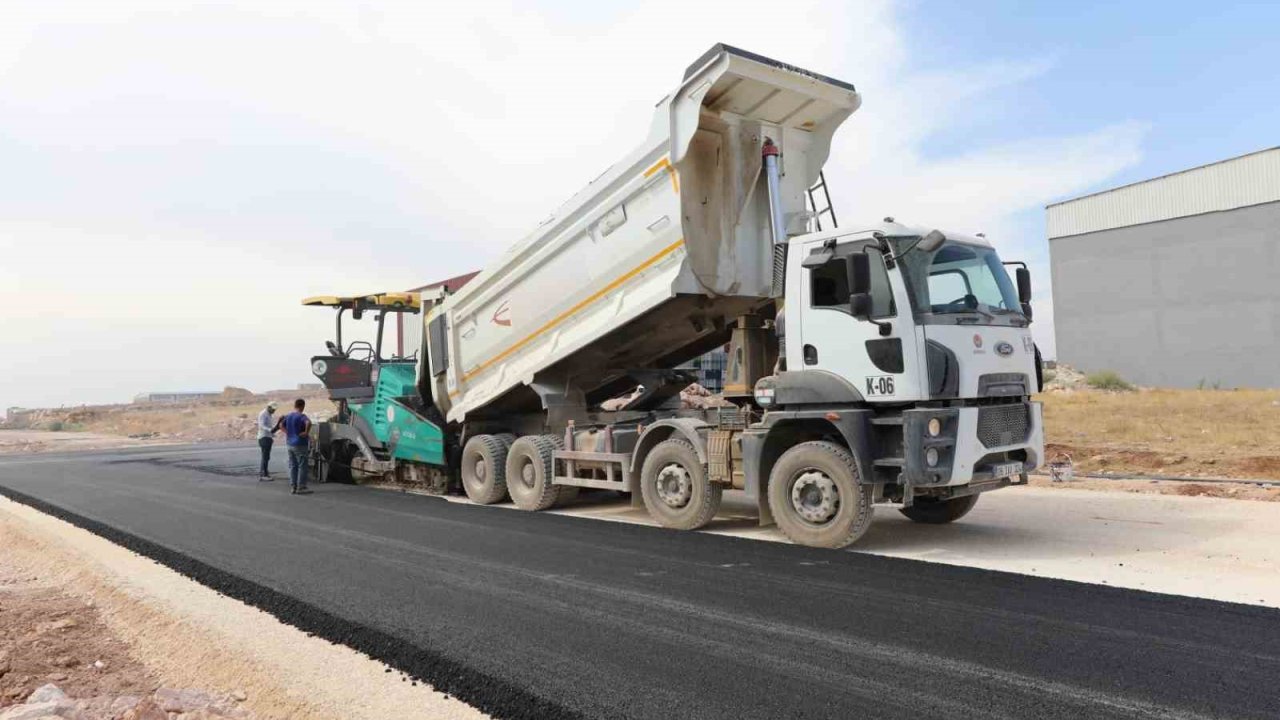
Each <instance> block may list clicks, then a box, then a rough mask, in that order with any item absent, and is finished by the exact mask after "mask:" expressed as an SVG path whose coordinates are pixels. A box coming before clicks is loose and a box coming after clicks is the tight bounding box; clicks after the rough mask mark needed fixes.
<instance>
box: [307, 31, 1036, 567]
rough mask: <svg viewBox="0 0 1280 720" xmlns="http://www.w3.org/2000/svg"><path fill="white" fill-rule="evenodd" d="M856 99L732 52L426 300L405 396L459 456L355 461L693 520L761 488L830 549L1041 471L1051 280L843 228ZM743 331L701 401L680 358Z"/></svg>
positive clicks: (992, 260)
mask: <svg viewBox="0 0 1280 720" xmlns="http://www.w3.org/2000/svg"><path fill="white" fill-rule="evenodd" d="M860 104H861V98H860V96H859V94H858V92H857V91H856V90H855V88H854V87H853V86H852V85H850V84H849V83H846V82H843V81H840V80H835V79H832V78H829V77H825V76H823V75H819V74H817V73H814V72H810V71H807V70H803V69H800V68H797V67H794V66H791V65H787V64H785V63H781V62H777V61H774V60H770V59H768V58H765V57H762V56H760V55H756V54H753V53H750V52H746V51H744V50H740V49H737V48H733V47H730V46H727V45H716V46H715V47H713V48H712V49H711V50H710V51H708V52H707V53H706V54H705V55H703V56H702V57H700V58H699V59H698V60H697V61H696V62H694V63H693V64H692V65H690V66H689V67H688V69H687V70H686V72H685V74H684V77H683V79H682V80H681V82H680V83H679V84H678V85H677V87H676V88H675V90H674V91H673V92H671V93H670V94H669V95H667V96H666V97H664V98H663V99H662V100H661V101H660V102H659V103H658V104H657V106H656V109H655V111H654V115H653V120H652V123H651V124H650V130H649V134H648V137H647V138H646V139H645V141H644V142H643V143H642V144H641V145H640V146H639V147H637V148H635V149H634V150H633V151H632V152H631V153H630V154H628V155H627V156H626V157H624V158H623V159H622V160H621V161H620V162H618V163H616V164H615V165H613V166H612V167H610V168H609V169H608V170H607V171H606V172H605V173H604V174H603V175H601V176H600V177H598V178H597V179H595V180H594V181H592V182H591V183H590V184H589V185H587V186H586V187H585V188H584V189H583V190H582V191H580V192H579V193H578V194H577V195H575V196H574V197H573V198H572V199H570V200H569V201H568V202H567V203H566V204H565V205H564V206H562V207H561V208H560V209H559V210H557V211H556V212H555V213H554V214H553V215H552V216H551V217H550V218H548V219H547V220H545V221H544V222H543V223H542V224H541V225H540V226H539V227H538V228H537V229H536V230H535V231H534V232H533V233H532V234H530V235H529V236H527V237H526V238H525V239H523V240H522V241H520V242H518V243H517V244H516V245H514V246H513V247H512V248H510V249H509V250H508V251H507V252H506V253H505V254H504V255H502V256H501V257H500V258H498V259H497V260H496V261H494V262H493V263H492V264H490V265H489V266H488V267H486V268H485V269H484V270H483V271H482V272H480V274H479V275H477V276H476V277H475V278H474V279H471V280H470V282H468V283H467V284H466V285H465V286H464V287H462V288H461V289H458V290H456V291H454V290H453V289H450V288H435V289H429V290H426V291H424V292H423V293H421V295H420V298H419V307H420V309H421V313H422V321H423V323H424V332H423V341H422V349H421V352H420V353H419V354H418V357H417V358H416V361H417V369H416V388H415V390H416V392H414V393H412V394H411V397H410V396H409V395H405V396H402V397H400V398H392V399H390V400H393V402H388V403H387V404H386V407H387V408H388V410H387V412H388V413H389V414H388V417H391V416H392V415H393V414H395V413H401V412H408V413H411V414H413V416H414V417H416V418H418V419H420V420H421V421H423V422H426V423H427V424H429V425H431V426H433V427H434V428H435V429H436V430H438V435H436V436H435V437H438V439H439V441H440V443H441V447H440V454H441V456H442V457H441V458H439V459H437V460H435V461H429V462H427V463H412V462H411V463H409V467H407V468H406V467H405V465H406V463H405V461H403V460H402V459H399V458H400V455H402V454H399V455H398V454H397V453H395V452H387V451H386V450H385V448H384V450H383V451H381V452H377V451H376V449H375V448H372V447H370V448H369V451H368V452H366V450H365V449H364V448H360V449H359V451H358V452H357V453H356V454H357V455H358V456H360V457H358V458H356V459H357V460H359V461H360V462H362V463H363V465H364V467H366V468H368V469H370V470H372V471H381V472H391V473H400V474H401V475H404V474H406V473H407V474H412V473H420V474H431V473H434V474H435V475H433V477H437V478H438V484H439V485H442V486H445V487H448V486H454V487H456V485H458V484H460V485H461V488H462V490H463V491H464V492H465V493H466V495H467V496H468V497H469V498H470V499H471V500H472V501H473V502H476V503H485V504H487V503H496V502H499V501H503V500H505V499H506V498H510V500H511V501H512V502H513V503H514V504H515V505H516V506H517V507H519V508H522V509H525V510H543V509H547V508H550V507H553V506H555V505H557V504H560V503H564V502H566V501H567V500H568V499H569V498H571V497H573V496H576V495H577V493H578V492H579V490H580V489H583V488H586V489H597V490H614V491H619V492H622V493H628V494H629V495H630V497H631V501H632V503H634V504H635V505H637V506H643V507H644V508H645V509H646V510H647V511H648V513H649V514H650V515H651V516H652V517H653V519H654V520H656V521H657V522H658V523H659V524H661V525H663V526H666V527H669V528H677V529H686V530H689V529H695V528H699V527H703V526H705V525H707V524H708V523H709V522H711V521H712V520H713V518H714V517H715V516H716V513H717V511H718V509H719V506H720V501H721V497H722V494H723V493H724V492H725V491H728V490H733V491H741V492H742V493H744V494H745V497H746V498H747V499H748V500H749V501H751V502H752V503H754V504H755V505H756V507H757V508H758V509H759V516H760V522H761V524H774V523H776V524H777V526H778V528H779V529H780V530H781V531H782V532H783V533H784V534H785V535H786V536H787V537H788V538H790V539H791V540H792V541H794V542H797V543H801V544H805V545H812V546H820V547H843V546H846V545H849V544H850V543H853V542H855V541H856V540H857V539H858V538H859V537H861V535H862V534H863V533H864V532H865V531H866V529H867V527H868V525H869V523H870V519H871V510H872V506H873V505H874V504H876V503H895V504H898V506H899V507H900V509H901V511H902V512H903V513H904V514H906V515H907V516H908V517H909V518H911V519H912V520H915V521H918V522H924V523H945V522H950V521H953V520H956V519H958V518H959V517H961V516H963V515H964V514H965V513H966V512H968V511H969V509H970V508H972V507H973V505H974V503H975V502H976V500H977V498H978V496H979V494H980V493H982V492H986V491H989V490H994V489H997V488H1001V487H1005V486H1008V485H1011V484H1018V483H1025V482H1026V478H1027V473H1028V472H1029V471H1030V470H1032V469H1034V468H1035V467H1037V466H1038V465H1039V464H1040V463H1041V462H1042V461H1043V456H1044V440H1043V432H1042V420H1041V418H1042V415H1041V408H1040V405H1039V403H1037V402H1034V401H1033V400H1032V395H1033V394H1034V393H1035V392H1037V391H1038V390H1039V387H1040V384H1041V375H1042V371H1041V362H1040V355H1039V352H1038V350H1037V348H1036V347H1035V343H1034V342H1033V340H1032V337H1031V333H1030V323H1031V318H1032V312H1031V305H1030V301H1031V282H1030V275H1029V273H1028V272H1027V269H1026V266H1025V265H1020V264H1017V263H1015V264H1014V265H1020V266H1019V267H1017V268H1016V269H1015V272H1014V273H1013V277H1011V275H1010V273H1009V272H1008V270H1007V268H1008V267H1009V266H1010V264H1008V263H1004V262H1003V261H1002V260H1001V259H1000V257H999V255H998V253H997V252H996V250H995V248H994V247H993V246H992V245H991V243H989V242H988V241H987V240H986V238H985V237H982V236H981V235H964V234H960V233H953V232H946V231H942V230H939V229H936V228H931V227H918V226H913V225H909V224H904V223H899V222H897V221H895V220H894V219H893V218H885V219H884V220H883V221H880V222H876V223H868V224H864V225H860V226H856V227H852V228H841V227H837V226H836V223H835V215H834V212H833V211H832V210H831V208H830V207H829V196H828V195H826V194H825V180H824V179H823V176H822V168H823V165H824V164H825V162H826V160H827V157H828V155H829V152H830V147H831V141H832V137H833V136H834V133H835V132H836V130H837V129H838V128H840V127H841V126H842V124H843V123H844V122H845V121H846V120H847V119H848V118H849V117H850V116H852V115H853V113H854V112H855V111H857V110H858V108H859V106H860ZM824 196H825V197H826V198H827V201H826V205H827V206H828V207H820V203H819V202H818V200H817V198H821V197H824ZM824 220H825V221H826V227H824V226H823V222H824ZM723 346H727V347H728V353H729V359H728V368H727V370H726V373H725V379H724V393H723V396H724V399H725V400H726V401H727V403H726V407H716V408H710V409H692V408H685V407H682V406H681V403H680V401H679V391H680V390H681V389H682V388H684V387H685V386H687V385H688V384H689V382H690V380H691V377H690V375H689V374H688V373H687V371H684V370H681V369H680V366H681V365H682V364H684V363H686V362H687V361H689V360H691V359H693V358H696V357H697V356H699V355H701V354H703V353H705V352H707V351H708V350H710V349H713V348H718V347H723ZM322 379H323V378H322ZM619 397H625V398H626V400H625V401H623V402H621V404H620V406H619V402H618V401H617V400H616V399H617V398H619ZM610 400H613V401H614V402H611V403H607V402H606V401H610ZM605 407H609V408H610V409H608V410H606V409H605ZM343 432H348V431H346V430H344V431H343ZM348 442H349V443H354V442H355V441H354V440H341V439H340V443H348ZM366 445H368V443H367V442H366ZM353 447H355V445H351V446H350V447H348V449H347V450H343V451H341V452H340V453H338V454H334V453H333V452H328V451H326V452H328V454H329V456H333V457H339V456H342V453H349V452H351V451H352V450H351V448H353ZM387 447H389V445H388V446H387ZM361 458H362V459H361ZM415 465H422V467H414V466H415Z"/></svg>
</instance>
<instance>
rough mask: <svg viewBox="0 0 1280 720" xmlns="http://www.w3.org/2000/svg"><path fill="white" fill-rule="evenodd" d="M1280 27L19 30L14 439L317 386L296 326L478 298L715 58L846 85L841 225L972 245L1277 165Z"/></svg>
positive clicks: (1192, 15) (2, 6)
mask: <svg viewBox="0 0 1280 720" xmlns="http://www.w3.org/2000/svg"><path fill="white" fill-rule="evenodd" d="M1276 27H1280V4H1276V3H1231V2H1218V3H1214V4H1203V3H1183V2H1161V3H1154V2H1151V3H1144V2H1130V3H1114V2H1107V3H1090V2H1073V3H1057V2H1054V3H1033V2H997V1H994V0H993V1H977V2H966V3H950V2H924V1H923V0H919V1H916V2H902V1H894V0H866V1H862V2H855V1H848V2H826V1H824V0H791V1H790V2H788V3H783V4H779V3H759V2H750V1H746V0H738V1H734V2H705V3H701V2H689V1H688V0H684V1H682V2H674V1H669V0H646V2H643V3H625V4H624V3H609V2H586V1H584V0H564V1H557V2H538V3H535V2H490V1H488V0H472V1H471V2H468V3H455V4H450V5H448V6H446V5H445V4H442V3H417V2H403V3H390V2H387V3H374V2H324V1H320V0H308V1H299V2H269V1H264V0H259V1H255V2H243V3H237V2H223V3H217V4H210V3H200V4H189V5H188V4H184V3H180V2H154V3H142V2H127V1H124V0H119V1H115V2H110V3H101V2H85V3H74V2H58V1H57V0H46V1H41V2H25V1H24V0H18V1H17V2H14V0H8V1H7V2H0V329H2V330H3V332H0V351H2V352H3V355H2V356H0V357H3V359H2V360H0V408H4V407H7V406H14V405H17V406H29V407H30V406H49V405H60V404H78V403H96V402H115V401H127V400H128V399H129V398H131V397H132V396H133V395H134V394H136V393H140V392H145V391H160V390H204V389H214V390H217V389H220V388H222V387H223V386H226V385H235V386H241V387H247V388H250V389H253V390H257V391H264V390H268V389H275V388H285V387H292V386H294V385H295V384H297V383H299V382H308V381H311V380H312V379H313V378H311V376H310V373H309V370H308V368H309V358H310V356H311V355H313V354H317V353H319V352H321V351H322V343H323V341H324V340H325V339H327V338H328V337H329V336H330V334H331V326H332V318H331V315H330V314H329V312H328V311H322V310H317V309H314V308H303V307H301V306H300V304H299V300H300V299H301V298H303V297H305V296H308V295H315V294H334V293H339V294H341V293H362V292H370V291H374V290H382V289H402V288H408V287H413V286H416V285H421V284H424V283H426V282H429V281H432V280H435V279H439V278H444V277H449V276H452V275H457V274H460V273H463V272H466V271H469V270H473V269H476V268H479V267H482V266H484V265H485V264H486V263H488V262H489V261H491V260H493V259H494V258H495V257H497V256H498V255H499V254H500V253H501V252H502V251H503V249H505V248H506V247H508V246H509V245H511V244H512V243H514V242H516V241H517V240H519V239H520V238H521V237H523V236H524V235H525V234H526V233H528V232H529V231H530V230H531V229H533V228H534V227H535V226H536V225H537V224H538V222H539V221H540V220H541V219H543V218H545V217H546V216H547V215H548V214H549V213H550V212H551V211H552V210H554V209H555V208H556V207H557V206H559V205H560V204H561V203H562V202H563V201H564V200H566V199H567V198H569V197H570V196H571V195H573V194H574V193H575V192H576V191H577V190H578V189H580V188H581V186H583V185H584V184H585V183H586V182H587V181H589V180H591V179H592V178H594V177H596V176H598V175H599V174H600V172H601V171H603V170H604V169H605V168H606V167H608V166H609V165H610V164H612V163H613V162H614V161H616V160H618V159H619V158H621V157H622V156H623V155H625V154H626V153H627V152H629V151H630V149H631V148H632V147H634V146H635V145H637V144H638V143H639V142H640V141H641V140H642V139H643V138H644V136H645V134H646V131H647V129H648V125H649V121H650V117H651V114H652V109H653V105H654V103H655V102H657V101H658V100H659V99H661V98H662V97H663V96H664V95H665V94H667V93H668V92H669V91H670V90H672V89H673V88H674V87H675V85H676V84H677V83H678V81H679V79H680V77H681V76H682V73H683V71H684V68H685V66H686V65H687V64H688V63H690V62H692V61H693V60H694V59H695V58H696V57H698V56H699V55H700V54H701V53H702V52H703V51H705V50H706V49H707V48H708V47H710V46H711V45H713V44H715V43H716V42H725V43H729V44H732V45H737V46H739V47H743V48H746V49H749V50H752V51H754V52H757V53H760V54H763V55H767V56H770V57H774V58H777V59H780V60H783V61H786V62H788V63H791V64H795V65H799V66H801V67H806V68H809V69H811V70H814V71H817V72H820V73H823V74H826V75H830V76H833V77H837V78H841V79H844V80H847V81H849V82H852V83H853V84H854V85H855V86H856V87H857V88H858V90H859V92H861V93H862V96H863V106H862V108H861V109H860V110H859V111H858V112H857V113H855V114H854V116H853V117H851V118H850V119H849V121H847V122H846V123H845V124H844V126H843V127H842V128H841V130H840V131H839V133H838V134H837V136H836V139H835V142H834V143H833V147H832V155H831V159H830V160H829V161H828V164H827V167H826V176H827V180H828V183H829V185H830V187H831V191H832V194H833V200H834V203H835V205H836V208H837V211H838V212H839V214H840V217H841V219H842V220H843V221H844V223H845V224H850V225H853V224H856V223H855V219H866V220H873V219H878V218H881V217H884V216H889V215H892V216H894V217H896V218H897V219H898V220H900V221H903V222H908V223H910V224H915V225H930V226H936V227H942V228H950V229H955V230H959V231H963V232H984V233H986V235H987V236H988V239H990V240H991V241H992V242H993V243H994V244H995V245H996V246H997V248H998V249H999V250H1000V252H1001V254H1002V256H1004V258H1005V259H1008V260H1013V259H1022V260H1026V261H1028V262H1029V263H1030V264H1031V267H1032V270H1033V273H1034V276H1035V292H1036V300H1035V305H1036V321H1035V323H1034V330H1035V334H1036V337H1037V342H1039V344H1040V345H1041V347H1042V348H1044V349H1046V351H1047V353H1046V354H1047V355H1049V356H1050V357H1052V355H1053V322H1052V303H1051V288H1050V284H1049V273H1048V244H1047V242H1046V240H1045V236H1044V205H1045V204H1047V203H1049V202H1053V201H1055V200H1060V199H1064V198H1069V197H1073V196H1076V195H1080V194H1085V193H1088V192H1091V191H1095V190H1099V189H1104V188H1107V187H1111V186H1115V185H1119V184H1123V183H1127V182H1133V181H1136V180H1141V179H1144V178H1147V177H1152V176H1156V175H1160V174H1164V173H1168V172H1172V171H1176V170H1180V169H1184V168H1187V167H1192V166H1195V165H1199V164H1203V163H1206V162H1212V161H1215V160H1220V159H1224V158H1227V157H1231V156H1234V155H1239V154H1242V153H1246V152H1250V151H1253V150H1258V149H1261V148H1265V147H1272V146H1275V145H1280V141H1278V134H1277V130H1276V129H1277V128H1280V103H1278V102H1276V98H1277V97H1280V73H1276V72H1275V68H1276V67H1277V66H1280V43H1277V42H1275V38H1274V28H1276Z"/></svg>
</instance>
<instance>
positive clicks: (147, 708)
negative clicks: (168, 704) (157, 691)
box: [120, 700, 169, 720]
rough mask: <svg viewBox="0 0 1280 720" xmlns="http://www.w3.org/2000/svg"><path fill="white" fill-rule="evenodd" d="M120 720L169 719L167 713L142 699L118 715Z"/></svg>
mask: <svg viewBox="0 0 1280 720" xmlns="http://www.w3.org/2000/svg"><path fill="white" fill-rule="evenodd" d="M120 720H169V713H167V712H165V711H164V710H161V709H160V706H159V705H157V704H155V703H154V702H151V701H150V700H143V701H142V702H140V703H138V704H137V705H135V706H134V707H133V708H132V709H130V710H128V711H126V712H125V714H124V715H122V716H120Z"/></svg>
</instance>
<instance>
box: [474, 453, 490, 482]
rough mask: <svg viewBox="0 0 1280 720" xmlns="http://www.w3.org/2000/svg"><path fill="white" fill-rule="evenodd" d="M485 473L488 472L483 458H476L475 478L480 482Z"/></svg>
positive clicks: (482, 480)
mask: <svg viewBox="0 0 1280 720" xmlns="http://www.w3.org/2000/svg"><path fill="white" fill-rule="evenodd" d="M487 474H488V472H487V468H486V467H485V462H484V458H481V459H479V460H477V461H476V470H475V475H476V480H478V481H480V482H484V476H485V475H487Z"/></svg>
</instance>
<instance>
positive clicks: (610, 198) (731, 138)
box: [422, 45, 860, 422]
mask: <svg viewBox="0 0 1280 720" xmlns="http://www.w3.org/2000/svg"><path fill="white" fill-rule="evenodd" d="M859 102H860V100H859V96H858V94H857V92H856V91H855V90H854V88H853V87H852V86H851V85H848V84H847V83H843V82H840V81H838V80H833V79H830V78H826V77H823V76H821V75H817V74H814V73H811V72H808V71H806V70H802V69H799V68H795V67H791V66H789V65H785V64H782V63H778V62H775V61H773V60H769V59H767V58H763V57H760V56H758V55H754V54H751V53H748V52H745V51H742V50H738V49H736V48H732V47H728V46H725V45H717V46H715V47H714V48H712V49H711V50H710V51H709V52H707V53H706V54H705V55H703V56H702V57H701V58H699V59H698V61H697V62H695V63H694V64H693V65H691V66H690V67H689V68H688V70H687V71H686V73H685V76H684V80H683V82H681V84H680V85H679V86H678V87H677V88H676V89H675V90H674V91H673V92H672V93H671V94H670V95H668V96H667V97H665V98H663V99H662V100H661V101H660V102H659V103H658V104H657V107H656V109H655V112H654V115H653V122H652V124H651V126H650V131H649V136H648V137H647V138H646V139H645V141H644V142H643V143H642V144H641V145H640V146H639V147H638V148H636V149H635V150H634V151H632V152H631V153H630V154H628V155H627V156H626V157H625V158H623V159H622V160H621V161H620V162H618V163H616V164H615V165H613V166H612V167H611V168H609V170H608V171H607V172H605V173H604V174H603V175H601V176H600V177H599V178H597V179H596V180H594V181H592V182H591V183H589V184H588V185H587V187H585V188H583V189H582V190H581V191H580V192H579V193H578V194H577V195H575V196H574V197H573V198H572V199H570V200H569V202H568V203H566V204H565V205H564V206H563V207H562V208H560V210H558V211H557V212H556V213H555V215H553V216H552V217H550V218H548V219H547V220H546V221H545V222H543V224H542V225H540V226H539V227H538V228H537V229H536V230H535V231H534V232H533V233H532V234H530V235H529V236H528V237H526V238H525V239H524V240H522V241H521V242H520V243H518V244H517V245H516V246H514V247H513V248H512V249H511V250H509V251H508V252H507V253H506V254H505V255H503V256H502V257H501V258H500V259H499V260H497V261H496V262H494V263H492V264H491V265H490V266H489V267H487V268H485V270H484V271H483V272H482V273H481V274H480V275H479V276H478V277H476V278H475V279H474V280H473V281H471V282H470V283H468V284H467V286H466V287H464V288H463V289H462V290H461V291H460V292H458V293H457V294H456V295H452V296H448V297H440V298H437V300H438V304H437V305H436V307H435V308H433V310H432V311H431V313H432V314H431V315H429V317H428V332H429V334H430V347H431V352H430V353H429V357H424V358H423V362H428V361H429V362H430V365H429V366H425V367H423V368H422V370H423V371H424V373H423V376H424V377H429V378H430V381H429V382H424V383H423V390H424V394H426V395H428V396H430V399H431V401H433V402H434V403H435V404H436V406H437V407H439V408H440V409H441V410H442V411H443V412H444V413H445V415H446V417H447V418H448V420H449V421H450V422H461V421H463V420H464V419H474V418H475V417H478V416H485V415H497V414H501V413H512V412H528V411H537V410H540V409H543V408H544V407H546V405H547V404H548V403H554V402H558V401H559V402H573V403H577V402H582V401H586V402H588V403H590V402H594V401H598V400H602V399H604V398H605V397H608V396H609V394H610V393H613V392H616V391H618V390H620V389H623V387H624V385H625V384H627V383H630V382H633V381H630V380H627V379H626V378H627V376H626V375H625V371H629V370H635V369H638V368H671V367H674V366H676V365H678V364H680V363H682V362H685V361H687V360H689V359H690V358H692V357H695V356H696V355H698V354H700V353H702V352H705V351H706V350H708V349H710V348H712V347H715V346H717V345H720V344H723V343H724V342H726V341H727V340H728V337H729V330H728V328H727V325H728V324H729V323H730V322H731V321H732V320H733V319H734V318H735V317H737V316H739V315H741V314H743V313H744V312H749V311H753V310H756V309H758V308H760V307H761V306H762V305H765V304H770V301H771V296H772V294H773V292H774V290H773V272H774V268H773V262H774V260H773V233H772V230H771V224H770V215H769V202H768V197H767V190H766V185H765V182H764V179H763V177H762V160H761V155H762V149H763V147H764V145H765V143H766V139H769V140H771V141H772V142H773V143H774V144H776V145H777V146H778V148H779V149H780V150H781V171H782V178H781V185H780V190H781V207H782V209H783V211H784V216H785V221H786V222H787V224H788V227H789V228H790V229H791V230H792V232H802V231H803V230H804V226H805V220H806V219H807V209H806V194H805V193H806V191H807V189H808V188H809V187H810V186H811V185H812V184H813V183H814V181H815V180H816V179H817V177H818V174H819V172H820V170H821V168H822V165H823V163H824V162H825V161H826V159H827V155H828V152H829V148H830V143H831V137H832V134H833V133H834V132H835V130H836V128H837V127H839V125H840V124H841V123H842V122H844V120H845V119H846V118H847V117H849V115H850V114H852V113H853V112H854V111H855V110H856V109H857V108H858V105H859ZM427 300H428V302H429V301H430V298H428V299H427Z"/></svg>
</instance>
